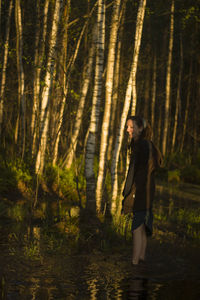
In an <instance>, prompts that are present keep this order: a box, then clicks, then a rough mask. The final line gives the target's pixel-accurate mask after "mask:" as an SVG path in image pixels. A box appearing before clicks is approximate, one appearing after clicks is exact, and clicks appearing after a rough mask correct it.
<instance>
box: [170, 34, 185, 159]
mask: <svg viewBox="0 0 200 300" xmlns="http://www.w3.org/2000/svg"><path fill="white" fill-rule="evenodd" d="M182 71H183V45H182V36H181V37H180V67H179V75H178V85H177V95H176V108H175V116H174V127H173V136H172V146H171V153H173V152H174V148H175V142H176V136H177V127H178V115H179V112H180V106H181V81H182Z"/></svg>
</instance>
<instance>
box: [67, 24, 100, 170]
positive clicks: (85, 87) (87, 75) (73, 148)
mask: <svg viewBox="0 0 200 300" xmlns="http://www.w3.org/2000/svg"><path fill="white" fill-rule="evenodd" d="M96 33H97V32H96V30H94V33H93V42H92V46H91V47H90V50H89V56H88V63H87V66H86V71H85V72H84V79H83V86H82V90H81V97H80V101H79V105H78V109H77V114H76V118H75V122H74V129H73V133H72V138H71V143H70V147H69V150H68V155H67V158H66V165H65V166H66V168H67V169H69V168H70V167H71V165H72V162H73V158H74V155H75V151H76V146H77V139H78V135H79V132H80V128H81V123H82V116H83V110H84V105H85V99H86V96H87V92H88V88H89V83H90V79H91V74H92V66H93V61H94V57H95V45H94V43H95V36H96Z"/></svg>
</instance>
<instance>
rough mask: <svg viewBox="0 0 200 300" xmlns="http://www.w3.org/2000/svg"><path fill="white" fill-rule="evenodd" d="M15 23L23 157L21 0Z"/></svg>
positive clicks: (24, 112)
mask: <svg viewBox="0 0 200 300" xmlns="http://www.w3.org/2000/svg"><path fill="white" fill-rule="evenodd" d="M15 22H16V35H17V44H16V56H17V76H18V103H19V105H20V106H21V108H22V123H21V125H22V131H21V140H22V157H23V155H24V150H25V134H26V132H25V130H26V129H25V123H26V122H25V114H26V103H25V94H24V86H25V83H24V68H23V62H22V56H23V37H22V17H21V6H20V0H16V2H15Z"/></svg>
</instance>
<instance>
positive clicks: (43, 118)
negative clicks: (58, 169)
mask: <svg viewBox="0 0 200 300" xmlns="http://www.w3.org/2000/svg"><path fill="white" fill-rule="evenodd" d="M61 7H62V0H57V1H56V2H55V9H54V15H53V21H52V29H51V34H50V42H49V55H48V58H47V66H46V75H45V80H44V82H45V85H44V89H43V91H42V97H41V111H40V140H39V149H38V152H37V157H36V164H35V170H36V173H37V174H42V172H43V169H44V162H45V152H46V146H47V137H48V126H49V97H50V88H51V83H52V79H53V73H54V66H55V47H56V40H57V33H58V25H59V20H60V15H61Z"/></svg>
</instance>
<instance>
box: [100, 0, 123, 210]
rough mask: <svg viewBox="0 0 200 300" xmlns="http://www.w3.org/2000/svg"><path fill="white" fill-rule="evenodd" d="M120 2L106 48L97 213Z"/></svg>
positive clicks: (116, 5)
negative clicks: (106, 58) (106, 59)
mask: <svg viewBox="0 0 200 300" xmlns="http://www.w3.org/2000/svg"><path fill="white" fill-rule="evenodd" d="M120 2H121V0H116V1H115V2H114V8H113V16H112V23H111V31H110V41H109V48H108V61H107V72H106V83H105V87H106V91H105V107H104V115H103V123H102V130H101V144H100V157H99V171H98V178H97V189H96V205H97V211H100V210H101V199H102V191H103V182H104V176H105V171H106V170H105V164H106V153H107V145H108V135H109V125H110V113H111V103H112V90H113V75H114V66H115V49H116V41H117V32H118V27H119V11H120Z"/></svg>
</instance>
